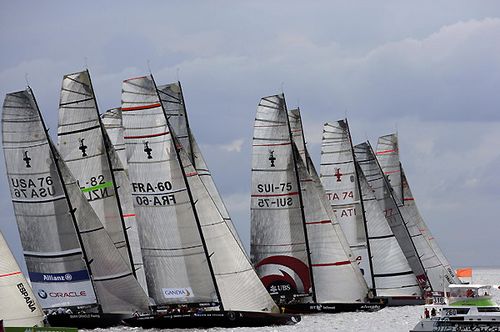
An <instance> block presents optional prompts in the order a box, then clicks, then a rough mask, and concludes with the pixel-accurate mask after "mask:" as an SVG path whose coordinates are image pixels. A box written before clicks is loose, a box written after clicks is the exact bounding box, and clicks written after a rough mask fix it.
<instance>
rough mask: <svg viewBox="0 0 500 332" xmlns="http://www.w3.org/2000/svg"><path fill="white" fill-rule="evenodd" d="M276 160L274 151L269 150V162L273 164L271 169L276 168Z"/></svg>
mask: <svg viewBox="0 0 500 332" xmlns="http://www.w3.org/2000/svg"><path fill="white" fill-rule="evenodd" d="M275 160H276V157H275V156H274V150H269V161H270V162H271V167H276V166H275V165H274V162H275Z"/></svg>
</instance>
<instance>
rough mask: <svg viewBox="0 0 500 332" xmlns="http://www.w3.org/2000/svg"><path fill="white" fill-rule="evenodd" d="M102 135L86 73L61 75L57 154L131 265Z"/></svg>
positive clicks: (91, 88)
mask: <svg viewBox="0 0 500 332" xmlns="http://www.w3.org/2000/svg"><path fill="white" fill-rule="evenodd" d="M103 133H104V129H103V128H102V126H101V123H100V117H99V111H98V109H97V102H96V99H95V95H94V90H93V87H92V83H91V80H90V75H89V72H88V71H87V70H85V71H82V72H78V73H74V74H69V75H65V76H64V78H63V82H62V88H61V99H60V102H59V125H58V133H57V135H58V139H59V141H58V149H59V152H60V154H61V156H62V157H63V159H64V161H65V162H66V165H67V166H68V167H69V169H70V170H71V172H72V174H73V175H74V176H75V178H76V179H77V181H78V185H79V186H80V188H81V191H82V192H83V193H84V195H85V196H86V197H87V200H88V201H89V203H90V205H91V206H92V208H93V209H94V211H95V212H96V214H97V216H98V217H99V220H100V221H101V223H102V224H103V225H104V227H105V228H106V231H107V232H108V233H109V235H110V237H111V239H112V240H113V242H114V244H115V246H116V247H117V248H118V250H119V251H120V253H121V254H122V256H123V258H124V259H125V260H126V261H127V262H128V264H129V265H131V261H132V256H131V252H130V247H129V245H128V237H127V236H126V232H125V226H124V221H123V216H122V212H121V206H120V203H119V197H118V196H117V188H116V183H115V179H114V175H113V172H112V171H111V164H110V160H109V155H108V151H107V147H106V145H105V141H104V137H103ZM134 273H135V272H134Z"/></svg>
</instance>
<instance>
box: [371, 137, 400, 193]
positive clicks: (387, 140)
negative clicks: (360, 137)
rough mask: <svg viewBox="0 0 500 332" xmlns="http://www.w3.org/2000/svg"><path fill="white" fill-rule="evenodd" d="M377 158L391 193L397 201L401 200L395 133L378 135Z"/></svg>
mask: <svg viewBox="0 0 500 332" xmlns="http://www.w3.org/2000/svg"><path fill="white" fill-rule="evenodd" d="M376 155H377V160H378V162H379V164H380V167H381V168H382V171H383V172H384V175H385V177H386V178H387V181H388V182H389V184H390V185H391V188H392V193H393V195H394V198H395V199H396V201H397V202H402V200H403V187H402V182H401V167H400V164H399V145H398V136H397V135H396V134H390V135H384V136H380V137H379V138H378V141H377V152H376Z"/></svg>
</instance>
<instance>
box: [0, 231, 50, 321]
mask: <svg viewBox="0 0 500 332" xmlns="http://www.w3.org/2000/svg"><path fill="white" fill-rule="evenodd" d="M0 257H1V259H0V313H1V318H2V319H3V323H4V326H6V327H10V326H26V327H28V326H43V311H42V308H41V307H40V305H39V304H38V301H37V300H36V298H35V295H34V294H33V291H32V290H31V287H30V285H29V284H28V282H27V281H26V279H25V278H24V276H23V274H22V272H21V269H20V268H19V265H18V264H17V262H16V260H15V258H14V256H13V255H12V252H11V251H10V249H9V246H8V245H7V242H6V241H5V238H4V237H3V234H2V233H1V232H0Z"/></svg>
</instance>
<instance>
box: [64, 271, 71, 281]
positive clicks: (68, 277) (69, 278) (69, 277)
mask: <svg viewBox="0 0 500 332" xmlns="http://www.w3.org/2000/svg"><path fill="white" fill-rule="evenodd" d="M64 279H66V280H67V281H71V280H72V279H73V276H72V275H71V274H70V273H66V274H65V275H64Z"/></svg>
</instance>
